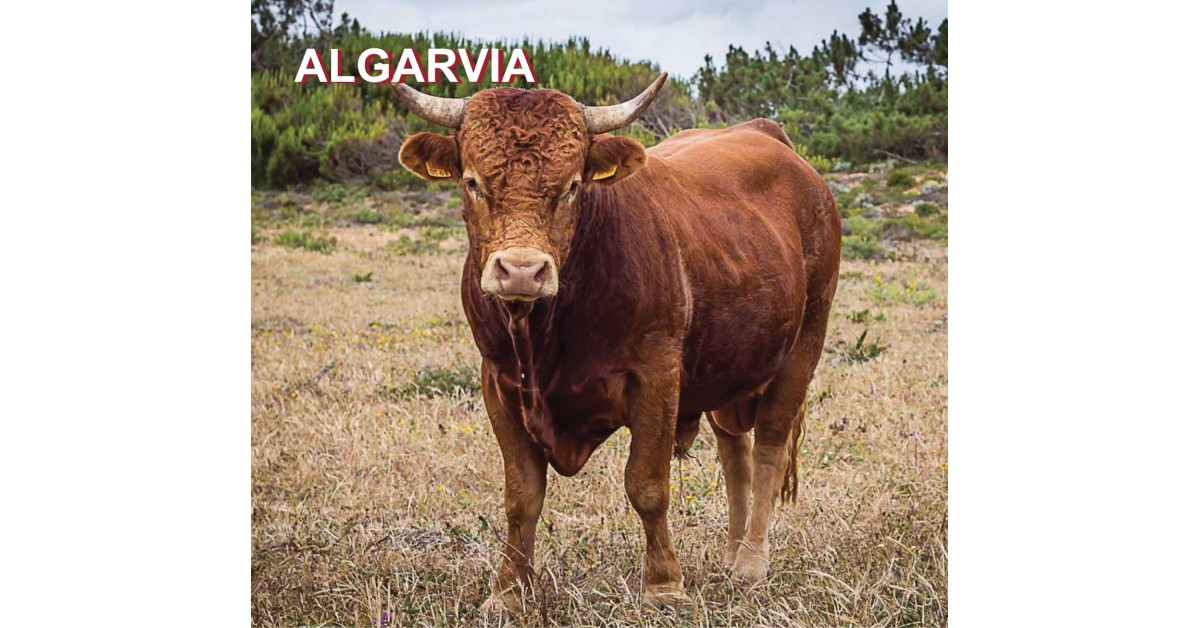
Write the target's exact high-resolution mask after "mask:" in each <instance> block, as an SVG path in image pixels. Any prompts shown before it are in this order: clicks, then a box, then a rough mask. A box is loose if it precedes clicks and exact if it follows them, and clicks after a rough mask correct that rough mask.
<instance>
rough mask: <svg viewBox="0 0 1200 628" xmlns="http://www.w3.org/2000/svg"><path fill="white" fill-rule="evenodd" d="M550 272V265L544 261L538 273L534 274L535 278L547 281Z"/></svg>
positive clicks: (537, 280) (535, 279) (540, 281)
mask: <svg viewBox="0 0 1200 628" xmlns="http://www.w3.org/2000/svg"><path fill="white" fill-rule="evenodd" d="M548 274H550V265H549V264H547V263H545V262H542V267H541V268H539V269H538V271H537V274H535V275H534V276H533V280H534V281H536V282H538V283H542V282H544V281H546V275H548Z"/></svg>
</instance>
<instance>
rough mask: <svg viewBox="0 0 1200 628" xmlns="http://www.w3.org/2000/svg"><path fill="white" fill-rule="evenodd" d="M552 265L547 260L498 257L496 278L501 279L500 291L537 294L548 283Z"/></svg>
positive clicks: (528, 294) (516, 293)
mask: <svg viewBox="0 0 1200 628" xmlns="http://www.w3.org/2000/svg"><path fill="white" fill-rule="evenodd" d="M549 270H550V267H549V265H547V264H546V260H542V259H537V260H527V259H520V260H509V259H504V258H502V257H498V258H496V278H497V279H499V280H500V291H501V292H504V293H505V294H511V295H514V296H516V295H522V296H536V295H537V293H538V292H540V291H541V289H542V284H544V283H546V275H548V274H550V273H549Z"/></svg>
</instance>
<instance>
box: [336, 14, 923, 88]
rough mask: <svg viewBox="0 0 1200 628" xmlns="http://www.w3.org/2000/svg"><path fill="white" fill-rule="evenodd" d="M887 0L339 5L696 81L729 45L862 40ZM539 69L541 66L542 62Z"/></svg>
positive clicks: (377, 21)
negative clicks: (637, 64)
mask: <svg viewBox="0 0 1200 628" xmlns="http://www.w3.org/2000/svg"><path fill="white" fill-rule="evenodd" d="M887 4H888V2H887V0H884V1H879V0H871V1H869V0H861V1H846V0H841V1H839V0H793V1H778V0H776V1H766V2H746V1H744V2H737V1H736V0H694V1H692V2H688V1H686V0H649V1H647V0H599V1H597V0H579V1H575V2H569V1H568V2H560V1H554V0H515V1H513V2H503V3H502V2H481V1H478V0H424V1H421V2H408V1H401V0H335V4H334V14H335V16H336V15H341V14H342V13H343V12H345V13H349V14H350V17H352V18H358V21H359V24H361V25H362V26H363V27H364V28H366V29H368V30H370V31H394V32H416V31H435V32H436V31H452V32H458V33H462V34H463V35H465V36H467V37H470V38H472V39H486V40H495V39H510V40H511V39H520V38H522V37H524V36H526V35H529V36H531V37H533V38H534V39H538V38H541V39H546V40H554V41H561V40H564V39H566V38H567V37H568V36H570V35H581V36H586V37H587V38H588V39H590V40H591V42H592V46H593V47H603V48H608V49H609V50H610V51H611V52H612V53H613V54H614V55H616V56H618V57H622V58H626V59H630V60H633V61H640V60H643V59H648V60H651V61H654V62H657V63H658V64H659V66H660V67H662V69H664V70H666V71H667V72H670V73H671V74H672V75H673V76H678V77H682V78H690V77H691V76H692V74H694V73H695V72H696V70H698V69H700V67H701V66H703V65H704V55H706V54H710V55H712V56H713V59H714V60H716V62H717V65H718V66H719V65H722V64H723V61H724V59H725V51H726V50H728V48H729V45H730V44H733V45H739V46H742V47H743V48H745V49H746V50H747V51H751V50H755V49H761V48H762V47H763V45H764V44H766V43H767V42H768V41H769V42H771V45H772V46H775V47H776V48H777V49H781V50H787V47H788V46H795V47H796V49H797V50H799V51H800V52H801V53H802V54H808V53H809V52H810V51H811V50H812V48H813V46H815V45H817V44H819V43H820V42H821V40H822V39H826V38H828V37H829V34H830V33H832V32H833V30H834V29H837V30H838V31H839V32H842V33H848V34H849V35H850V36H851V37H857V35H858V32H859V28H858V14H859V13H861V12H862V11H863V9H865V8H867V7H870V8H871V9H872V10H873V11H875V12H876V13H878V14H882V13H883V11H884V9H885V7H886V6H887ZM897 4H898V5H899V6H900V11H901V13H903V14H904V15H905V16H906V17H912V18H914V20H915V18H917V17H923V18H925V20H926V21H927V22H930V23H931V28H933V29H934V30H936V29H937V25H938V24H939V23H941V21H942V20H943V19H944V18H945V17H946V0H897ZM535 68H536V65H535Z"/></svg>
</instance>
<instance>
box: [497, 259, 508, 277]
mask: <svg viewBox="0 0 1200 628" xmlns="http://www.w3.org/2000/svg"><path fill="white" fill-rule="evenodd" d="M496 277H498V278H500V279H508V277H509V274H508V269H507V268H505V267H504V262H502V261H500V260H499V259H497V260H496Z"/></svg>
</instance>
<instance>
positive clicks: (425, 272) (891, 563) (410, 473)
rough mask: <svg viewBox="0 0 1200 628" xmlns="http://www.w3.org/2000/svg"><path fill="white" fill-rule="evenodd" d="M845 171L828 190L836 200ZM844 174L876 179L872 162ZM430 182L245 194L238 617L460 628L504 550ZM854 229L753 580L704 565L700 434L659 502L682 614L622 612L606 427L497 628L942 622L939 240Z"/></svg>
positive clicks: (629, 591)
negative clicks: (794, 495)
mask: <svg viewBox="0 0 1200 628" xmlns="http://www.w3.org/2000/svg"><path fill="white" fill-rule="evenodd" d="M831 178H834V177H831ZM921 178H923V177H917V180H915V181H913V182H911V183H912V184H913V186H914V189H916V188H915V186H916V185H918V184H920V182H921V181H920V180H921ZM863 180H864V179H863V178H859V179H857V180H856V179H855V178H854V177H853V176H849V177H846V178H845V179H844V180H838V181H836V183H837V185H835V186H834V187H835V191H837V192H838V193H839V200H840V202H841V203H842V204H843V206H845V205H847V204H853V203H854V202H855V201H854V200H853V196H854V195H855V194H856V192H855V190H857V189H861V187H862V186H863V185H864V184H863ZM865 180H866V181H874V182H875V184H878V186H877V187H879V188H880V189H886V188H885V187H884V186H883V185H882V181H883V178H882V174H881V175H879V176H878V177H875V178H871V177H867V178H866V179H865ZM939 181H941V182H944V181H945V176H944V175H942V176H941V177H940V179H939ZM909 183H910V182H908V181H905V182H903V186H904V187H907V186H908V185H909ZM865 185H866V187H867V188H871V187H872V184H871V183H867V184H865ZM939 190H940V191H939V192H938V193H939V194H941V198H940V201H941V202H942V203H944V202H945V195H944V190H945V186H944V183H943V184H941V187H940V188H939ZM868 191H871V192H872V193H873V194H874V196H875V197H876V198H878V197H879V196H880V195H881V194H880V192H877V191H873V190H868ZM864 194H865V192H864ZM900 196H901V194H900V191H899V190H897V193H896V200H895V202H894V203H891V204H887V203H882V204H880V203H877V204H875V205H872V204H870V203H864V205H866V206H867V208H868V211H866V212H864V211H862V210H861V207H860V210H859V211H858V212H857V213H854V212H850V214H852V215H854V216H859V217H860V218H861V216H863V215H864V214H865V215H866V216H867V217H866V218H861V219H860V220H858V223H859V227H861V228H862V230H863V231H864V232H865V233H870V230H871V229H872V226H871V224H870V223H869V222H864V221H871V220H874V221H886V220H892V221H893V223H892V224H900V223H899V222H898V221H899V220H900V219H901V218H903V215H904V214H906V210H905V209H903V208H902V207H901V208H898V207H897V206H898V204H899V203H901V202H903V199H901V198H900ZM908 196H914V194H911V193H910V194H908ZM843 197H844V198H843ZM451 198H452V197H449V196H447V195H446V193H445V192H444V191H440V192H439V191H421V192H395V193H380V194H371V195H366V194H361V193H354V192H346V191H344V190H342V191H337V193H336V194H335V195H334V196H333V197H320V196H318V195H312V194H310V195H299V194H278V195H255V197H254V199H253V206H254V240H255V242H256V243H255V244H254V245H253V253H252V275H253V314H252V329H251V343H252V356H253V382H252V385H253V409H252V423H253V426H252V456H253V461H252V473H253V478H252V499H253V522H252V525H253V539H252V541H253V558H252V567H251V569H252V580H253V584H252V593H251V595H252V614H253V621H254V623H255V624H256V625H270V626H298V625H357V626H384V625H391V626H408V625H429V626H443V625H458V624H473V623H478V622H479V621H480V619H479V617H478V615H477V613H476V609H477V607H478V606H479V604H480V603H481V602H482V601H483V600H484V598H485V597H486V596H487V594H488V582H489V578H490V577H491V576H492V574H493V573H494V571H495V569H496V566H497V565H498V564H499V561H500V560H501V555H500V548H501V541H500V537H499V536H498V534H502V533H503V529H504V528H503V525H504V515H503V502H502V492H501V491H502V486H503V473H502V467H501V461H500V452H499V449H498V447H497V445H496V444H495V441H494V438H493V436H492V434H491V428H490V426H489V424H488V420H487V417H486V415H485V414H484V411H483V408H482V402H481V399H480V397H479V394H478V381H477V380H478V369H479V359H478V355H477V353H476V351H475V348H474V345H473V343H472V341H471V337H470V331H469V329H468V328H467V325H466V322H465V320H464V318H463V315H462V311H461V305H460V304H459V296H458V283H459V274H460V271H461V265H462V256H463V253H462V251H463V247H464V246H465V236H464V234H463V231H462V229H461V227H460V226H459V223H458V221H457V219H456V218H454V213H455V211H456V209H455V208H454V207H453V205H454V200H451ZM872 209H875V211H872ZM908 211H911V207H910V208H909V209H908ZM848 215H849V214H848ZM898 216H899V218H898ZM942 224H944V221H943V223H942ZM876 232H877V233H881V237H882V239H880V240H878V242H879V243H880V244H879V246H880V247H881V250H880V251H875V250H872V251H869V252H868V254H867V255H863V256H862V257H866V258H868V259H846V260H844V261H843V263H842V270H841V283H840V287H839V290H838V295H837V300H836V303H835V309H834V315H833V316H832V318H831V322H830V329H829V335H828V339H827V343H826V344H827V346H826V350H827V353H826V354H825V356H824V357H823V359H822V362H821V365H820V366H819V367H818V369H817V375H816V379H815V380H814V382H813V385H812V388H811V390H810V400H809V417H808V429H807V435H806V437H805V440H804V443H803V446H802V449H801V478H800V483H801V491H800V497H799V498H798V500H797V503H796V504H794V505H789V506H785V507H783V508H782V509H780V510H778V511H777V512H778V514H777V516H776V517H775V519H774V521H773V526H772V533H771V534H772V546H773V555H772V563H771V575H770V577H769V578H768V579H767V580H766V581H764V582H763V583H761V584H759V585H757V586H755V587H753V588H746V587H741V586H735V585H734V584H733V583H732V581H731V580H730V579H729V577H728V574H727V572H726V570H725V569H724V568H722V567H721V564H720V561H721V551H722V548H723V546H724V538H725V518H726V505H725V497H724V486H723V481H722V477H721V472H720V465H719V463H718V461H717V454H716V447H715V443H714V441H713V437H712V434H711V432H710V431H709V430H708V428H707V427H704V428H702V430H701V435H700V437H699V439H698V440H697V442H696V444H695V446H694V447H693V449H692V454H693V457H692V458H691V459H685V460H681V461H677V462H674V463H673V465H674V467H673V480H672V484H673V499H672V504H671V515H670V521H671V528H672V533H673V534H674V537H675V541H676V545H677V548H678V550H679V555H680V560H681V562H682V564H683V569H684V586H685V588H686V590H687V592H688V593H689V594H690V595H691V596H692V598H694V600H695V602H696V604H695V607H694V608H693V609H691V611H690V612H685V613H683V614H682V615H672V614H656V613H652V612H649V611H646V610H644V609H642V608H641V607H639V605H638V604H637V601H638V600H637V598H638V591H639V589H640V569H641V554H642V544H643V538H644V537H643V533H642V530H641V523H640V521H639V520H638V518H637V516H636V515H635V514H634V512H633V511H632V509H631V508H630V507H629V505H628V503H627V501H626V497H625V494H624V489H623V483H622V471H623V465H624V461H625V458H626V455H627V453H628V448H629V437H628V434H627V433H625V432H624V431H623V430H622V431H619V432H618V433H617V434H615V435H614V436H613V437H612V438H611V439H610V440H609V441H608V442H607V443H606V444H605V445H603V446H601V447H600V449H598V450H597V452H596V454H595V455H594V457H593V458H592V459H591V461H590V462H589V463H588V465H587V466H586V467H585V468H584V470H583V471H582V472H581V473H580V474H579V475H578V476H577V477H575V478H561V477H558V476H556V475H554V474H553V472H551V480H550V482H549V488H548V493H547V497H546V507H545V511H544V513H543V519H542V521H541V522H540V523H539V537H538V543H539V545H538V563H537V567H538V569H539V573H540V576H539V579H538V596H537V599H536V600H535V601H534V603H533V604H532V605H531V608H530V610H529V611H528V612H527V613H525V614H521V615H517V616H515V617H513V618H512V622H513V623H515V624H516V625H535V626H537V625H679V624H681V623H682V624H683V625H705V626H709V625H712V626H752V625H753V626H758V625H761V626H781V625H817V626H824V625H838V626H859V625H863V626H867V625H888V626H897V625H899V626H904V625H907V626H918V625H919V626H926V625H942V624H944V623H945V622H946V617H947V613H948V609H947V601H946V580H947V578H946V532H947V530H946V527H947V517H946V487H947V468H946V460H947V444H946V440H947V435H946V418H947V409H946V408H947V385H948V383H947V367H946V347H947V344H946V338H947V335H946V334H947V330H946V327H947V319H946V272H947V263H946V249H945V247H944V239H941V240H940V241H938V238H939V237H941V236H934V239H919V238H917V239H914V238H904V239H901V240H896V241H892V240H888V239H887V234H888V227H887V225H886V224H884V225H883V228H882V230H879V229H876ZM681 620H682V621H681Z"/></svg>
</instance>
